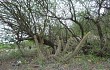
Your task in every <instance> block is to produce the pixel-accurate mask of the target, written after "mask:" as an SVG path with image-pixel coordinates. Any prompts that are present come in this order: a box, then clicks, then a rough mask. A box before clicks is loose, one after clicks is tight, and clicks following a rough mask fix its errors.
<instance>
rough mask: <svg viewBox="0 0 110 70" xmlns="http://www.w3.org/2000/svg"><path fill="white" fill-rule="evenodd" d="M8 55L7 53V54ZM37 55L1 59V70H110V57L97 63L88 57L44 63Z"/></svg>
mask: <svg viewBox="0 0 110 70" xmlns="http://www.w3.org/2000/svg"><path fill="white" fill-rule="evenodd" d="M6 56H7V55H6ZM37 62H39V61H38V60H37V61H36V57H34V55H32V56H26V57H24V58H22V59H21V58H10V59H5V60H0V70H110V59H108V60H107V61H98V62H96V63H94V62H92V61H90V60H89V61H87V59H84V60H79V59H74V60H73V61H72V63H70V64H61V63H57V62H56V63H53V62H51V61H49V60H48V61H47V62H46V63H45V64H44V65H42V63H37Z"/></svg>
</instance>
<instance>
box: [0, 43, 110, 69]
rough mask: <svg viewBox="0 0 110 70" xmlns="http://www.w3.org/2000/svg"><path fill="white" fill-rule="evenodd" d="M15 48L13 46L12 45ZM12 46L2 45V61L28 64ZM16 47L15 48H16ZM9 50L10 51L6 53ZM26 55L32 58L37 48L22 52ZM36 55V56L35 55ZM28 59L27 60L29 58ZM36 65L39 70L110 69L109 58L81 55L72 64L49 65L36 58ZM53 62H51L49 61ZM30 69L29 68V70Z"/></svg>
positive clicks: (56, 63) (0, 47) (53, 63)
mask: <svg viewBox="0 0 110 70" xmlns="http://www.w3.org/2000/svg"><path fill="white" fill-rule="evenodd" d="M11 46H13V45H11ZM11 46H10V45H8V44H0V51H1V52H0V60H7V59H13V58H14V59H19V60H21V62H22V63H23V64H26V63H27V61H26V60H25V59H24V58H23V57H22V55H21V53H20V51H19V50H18V49H17V50H16V49H11V48H12V47H11ZM14 47H15V46H14ZM6 50H8V51H6ZM22 51H23V53H24V55H26V56H28V57H31V56H30V55H34V56H35V54H36V50H35V48H33V49H23V50H22ZM33 53H34V54H33ZM28 57H27V58H28ZM32 61H33V62H34V63H35V64H38V65H39V70H44V69H47V70H73V69H77V70H90V69H92V68H93V69H92V70H104V69H106V68H107V66H108V69H109V68H110V59H108V58H105V57H103V58H101V57H97V56H95V55H91V54H90V55H79V56H77V57H74V58H73V59H72V60H71V62H70V63H67V64H62V63H60V62H52V63H51V62H50V63H47V62H46V61H48V60H46V61H42V60H40V58H39V57H37V56H35V58H34V59H33V60H32ZM49 61H51V60H49ZM29 69H30V68H28V70H29ZM108 69H106V70H108ZM30 70H31V69H30Z"/></svg>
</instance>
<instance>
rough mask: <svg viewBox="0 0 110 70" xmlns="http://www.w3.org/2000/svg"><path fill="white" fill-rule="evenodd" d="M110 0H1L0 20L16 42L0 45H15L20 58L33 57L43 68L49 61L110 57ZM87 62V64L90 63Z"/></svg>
mask: <svg viewBox="0 0 110 70" xmlns="http://www.w3.org/2000/svg"><path fill="white" fill-rule="evenodd" d="M109 3H110V1H107V0H92V1H90V0H61V1H57V0H54V1H52V0H31V1H30V0H11V1H8V0H3V1H0V22H1V24H2V25H4V26H7V28H3V29H4V31H6V33H7V35H12V36H10V37H9V36H6V38H5V39H6V40H8V41H9V42H13V44H10V43H9V44H7V43H6V44H2V43H1V44H0V49H1V50H2V49H4V48H6V49H7V48H8V49H10V50H11V49H13V51H10V55H16V56H15V57H17V59H18V58H19V59H22V57H23V58H24V57H26V56H28V57H33V58H34V62H35V63H38V64H40V65H41V68H42V67H43V68H44V67H45V65H46V63H48V62H49V61H50V63H51V62H53V63H60V64H71V61H73V60H77V59H80V60H83V59H84V62H85V61H87V63H88V62H89V63H92V62H93V63H94V62H95V61H96V62H97V60H99V59H101V61H103V59H104V60H108V59H107V58H108V57H110V54H109V53H110V51H109V50H110V44H109V42H110V36H109V35H110V22H109V21H110V19H109V18H110V11H109V10H110V9H109V6H110V5H109ZM103 10H104V11H103ZM8 37H9V38H8ZM16 49H17V51H15V50H16ZM3 51H4V50H3ZM17 52H18V53H17ZM4 54H5V53H4ZM27 54H28V55H27ZM29 55H33V56H29ZM15 57H14V58H15ZM77 57H80V58H77ZM84 62H82V64H84V65H85V67H86V66H87V65H88V64H86V63H84ZM98 62H100V61H98ZM23 63H25V60H23ZM26 63H27V62H26ZM47 67H48V66H47ZM88 68H89V66H88V67H86V68H85V69H84V70H88Z"/></svg>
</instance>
